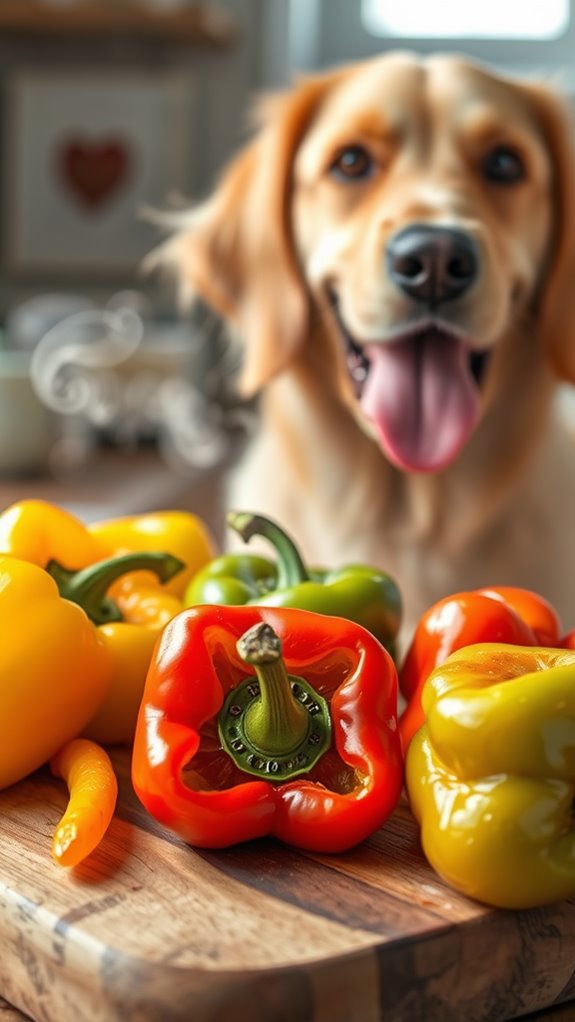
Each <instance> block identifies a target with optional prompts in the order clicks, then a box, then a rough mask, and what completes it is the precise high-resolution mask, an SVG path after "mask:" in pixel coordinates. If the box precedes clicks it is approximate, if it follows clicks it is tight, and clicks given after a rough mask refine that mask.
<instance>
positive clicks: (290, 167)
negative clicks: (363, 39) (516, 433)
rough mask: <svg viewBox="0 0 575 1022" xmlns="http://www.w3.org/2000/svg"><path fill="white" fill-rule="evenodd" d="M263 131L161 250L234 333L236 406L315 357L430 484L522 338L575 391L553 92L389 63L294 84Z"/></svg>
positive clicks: (574, 237)
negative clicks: (239, 352) (237, 338)
mask: <svg viewBox="0 0 575 1022" xmlns="http://www.w3.org/2000/svg"><path fill="white" fill-rule="evenodd" d="M260 123H261V128H260V131H259V133H258V135H257V137H256V138H255V140H254V142H252V144H251V145H250V146H248V147H247V148H246V149H245V150H244V152H243V153H242V154H240V156H239V157H238V158H237V159H236V160H235V162H234V163H233V164H232V165H231V167H230V168H229V169H228V171H227V173H226V174H225V175H224V177H223V179H222V182H221V184H220V186H219V188H218V189H217V190H216V192H215V194H214V195H213V197H212V198H211V199H209V200H208V201H207V202H206V203H205V204H204V205H203V206H201V207H200V208H199V209H197V210H195V211H194V212H193V214H192V216H191V219H190V224H189V226H188V227H187V228H186V229H185V230H184V231H183V232H182V233H181V234H180V235H179V236H178V237H177V238H176V239H175V240H174V241H173V242H172V245H171V252H172V255H173V256H175V258H176V259H177V260H178V262H179V265H180V267H181V269H182V271H183V275H184V277H185V278H186V280H187V282H188V283H189V284H190V285H191V287H192V288H193V289H194V290H195V291H197V292H199V293H200V294H201V295H202V296H203V297H204V298H205V299H206V300H207V301H208V302H211V303H212V304H213V305H214V307H215V308H216V309H217V310H218V311H219V312H220V313H222V314H223V315H224V316H225V317H226V318H227V319H228V320H230V321H231V322H232V323H233V324H234V325H235V326H236V327H237V329H238V331H239V333H240V334H241V336H242V337H243V339H244V342H245V345H246V360H245V366H244V373H243V388H244V392H245V393H253V392H255V391H256V390H257V389H259V388H261V387H262V386H263V385H264V384H265V383H266V381H267V380H268V379H269V378H270V377H271V376H272V375H274V374H275V373H278V372H281V371H282V370H284V369H285V368H286V367H288V366H289V365H290V364H293V363H294V360H296V361H297V360H298V359H301V358H305V351H306V346H307V345H310V344H316V345H317V344H319V343H322V344H324V347H325V352H326V364H325V366H324V370H325V374H326V378H329V379H331V380H332V382H333V384H334V386H337V387H338V388H339V391H340V394H341V398H342V400H344V401H345V402H346V403H347V404H348V405H349V406H350V407H351V408H352V409H353V412H354V414H355V415H356V417H357V418H358V419H359V421H360V422H361V423H362V425H363V426H364V428H365V429H366V430H368V431H370V432H371V433H372V435H374V436H375V437H377V439H378V441H379V442H380V444H381V446H382V447H383V449H384V450H385V451H386V453H387V455H388V457H389V458H390V459H391V460H392V461H393V462H394V463H395V464H397V465H398V466H400V467H401V468H403V469H407V470H415V471H429V470H437V469H441V468H443V467H444V466H446V465H447V464H449V463H450V462H451V461H452V460H453V459H454V458H455V457H456V455H457V454H458V452H459V451H460V450H461V448H462V447H463V445H464V444H465V442H466V441H467V439H468V438H469V437H470V435H471V434H472V432H473V431H474V429H475V426H476V424H477V422H478V421H479V419H480V418H481V416H482V414H484V411H485V408H486V406H487V405H488V404H489V393H490V389H493V387H492V382H493V376H494V373H495V372H496V368H495V367H496V363H497V357H498V352H499V350H500V349H501V348H502V347H503V346H504V345H505V344H506V343H509V341H508V338H509V337H510V336H511V335H513V334H517V329H516V324H517V323H519V322H522V323H523V324H525V323H529V325H530V328H531V331H532V333H533V335H534V336H535V337H536V339H537V343H538V344H540V345H542V346H543V348H544V350H545V351H546V353H547V355H548V358H549V360H550V362H551V363H552V364H553V365H554V367H555V369H556V371H557V373H558V374H559V375H560V376H562V377H564V378H567V379H571V380H573V379H575V161H574V160H573V156H572V153H571V150H570V147H569V142H568V119H567V114H566V110H565V108H564V106H563V104H562V102H561V101H560V99H559V98H558V97H556V96H555V95H554V94H553V92H552V91H550V90H548V89H547V88H546V87H544V86H540V85H534V84H529V83H516V82H511V81H507V80H504V79H501V78H497V77H495V76H493V75H491V74H489V73H488V72H487V71H486V70H485V69H482V68H480V67H478V66H474V65H470V64H469V63H468V62H466V61H464V60H462V59H458V58H453V57H434V58H429V59H426V60H420V59H418V58H416V57H413V56H410V55H407V54H396V55H388V56H384V57H381V58H378V59H376V60H374V61H371V62H367V63H363V64H358V65H354V66H353V67H349V68H342V69H338V70H336V71H333V72H330V73H327V74H324V75H318V76H317V77H313V78H310V79H308V80H306V81H304V82H302V83H301V84H300V85H299V86H297V87H296V88H295V89H294V90H293V91H291V92H290V93H288V94H285V95H282V96H280V97H275V98H273V99H271V100H269V101H267V102H266V103H265V104H263V106H262V111H261V118H260ZM318 319H319V322H320V324H321V326H320V328H319V329H317V328H314V329H312V328H311V324H312V322H313V321H316V322H317V321H318ZM320 335H321V338H322V340H321V341H319V340H318V336H320ZM525 357H529V354H528V353H527V352H526V354H525ZM327 361H329V364H327ZM490 381H491V383H490Z"/></svg>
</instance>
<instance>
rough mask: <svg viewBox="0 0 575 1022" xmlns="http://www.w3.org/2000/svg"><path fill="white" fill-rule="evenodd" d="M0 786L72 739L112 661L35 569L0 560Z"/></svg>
mask: <svg viewBox="0 0 575 1022" xmlns="http://www.w3.org/2000/svg"><path fill="white" fill-rule="evenodd" d="M0 621H1V622H2V637H3V641H2V645H1V647H0V788H5V787H6V786H7V785H9V784H13V783H14V782H15V781H19V780H21V778H23V777H25V776H26V775H27V774H30V773H32V771H34V770H36V769H37V768H38V767H40V766H42V764H44V763H46V762H47V761H48V759H49V758H50V756H52V755H53V754H54V753H55V752H56V751H57V750H58V749H59V748H60V747H61V746H62V745H64V743H65V742H67V741H68V740H69V739H71V738H74V737H75V736H76V735H78V734H79V733H80V732H81V731H82V728H84V727H85V726H86V724H87V723H88V721H89V720H90V719H91V717H92V716H93V715H94V713H95V711H96V709H97V708H98V706H99V705H100V704H101V703H102V701H103V700H104V699H105V698H106V694H107V691H108V689H109V687H110V685H111V683H112V677H113V664H112V660H111V657H110V653H109V650H108V648H107V646H106V643H105V642H104V641H103V638H102V636H101V635H100V634H99V633H98V631H97V630H96V629H95V628H94V625H93V624H92V622H91V621H90V620H89V618H88V617H87V615H86V614H85V613H84V611H83V610H82V609H81V608H80V607H79V606H77V605H76V604H74V603H70V602H69V601H68V600H63V599H61V597H60V594H59V592H58V587H57V585H56V582H55V581H54V579H52V578H51V577H50V576H49V575H48V574H47V573H46V572H45V571H44V570H43V569H42V568H39V567H38V566H37V565H36V564H31V563H29V562H27V561H21V560H19V559H18V558H16V557H2V556H0Z"/></svg>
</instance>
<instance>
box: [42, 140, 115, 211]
mask: <svg viewBox="0 0 575 1022" xmlns="http://www.w3.org/2000/svg"><path fill="white" fill-rule="evenodd" d="M58 166H59V171H60V176H61V178H62V181H63V183H64V186H65V188H66V190H67V191H68V192H70V193H71V194H72V195H73V196H74V198H75V199H76V200H77V201H79V202H81V204H82V205H83V206H85V207H87V208H88V209H92V210H95V209H97V208H99V207H101V206H102V205H104V204H105V203H106V202H107V201H108V200H109V199H110V198H111V197H112V196H113V195H114V194H115V193H116V192H117V191H118V190H119V188H120V187H121V186H122V185H123V184H125V182H126V180H127V178H128V175H129V171H130V153H129V149H128V146H127V145H126V144H125V143H124V142H123V141H122V140H121V139H104V140H102V141H99V142H92V141H89V140H87V139H82V138H72V139H68V140H67V141H66V142H64V144H63V145H62V146H61V147H60V149H59V153H58Z"/></svg>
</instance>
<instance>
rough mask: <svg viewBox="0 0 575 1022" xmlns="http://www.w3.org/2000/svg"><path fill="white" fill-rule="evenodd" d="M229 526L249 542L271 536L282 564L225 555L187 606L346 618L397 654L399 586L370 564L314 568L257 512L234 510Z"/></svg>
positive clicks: (198, 579) (204, 574)
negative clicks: (288, 611)
mask: <svg viewBox="0 0 575 1022" xmlns="http://www.w3.org/2000/svg"><path fill="white" fill-rule="evenodd" d="M226 520H227V523H228V525H229V526H230V527H231V528H233V529H234V530H235V531H236V532H237V533H239V535H240V536H241V537H242V539H244V540H245V541H246V542H247V541H249V540H250V539H251V538H252V537H253V536H262V537H265V538H266V539H267V540H268V541H269V542H270V543H272V545H273V547H274V548H275V551H276V557H277V559H276V561H275V562H274V561H270V560H268V559H267V558H264V557H259V556H257V555H249V554H225V555H223V556H221V557H217V558H216V559H215V560H213V561H212V562H211V563H209V564H207V565H206V566H205V567H204V568H202V569H201V570H200V571H199V572H198V574H197V575H196V576H195V577H194V578H193V579H192V581H191V583H190V585H189V586H188V588H187V590H186V593H185V596H184V604H185V605H186V606H195V605H197V604H205V603H209V604H219V605H252V606H266V607H295V608H297V609H299V610H312V611H315V612H316V613H321V614H330V615H332V616H334V617H345V618H347V619H348V620H349V621H355V622H357V624H360V625H362V626H363V627H364V628H367V629H368V631H370V632H371V633H372V635H375V637H376V639H379V641H380V642H381V643H382V644H383V645H384V646H385V647H386V649H388V650H389V652H390V653H391V654H392V655H393V654H394V651H395V639H396V636H397V633H398V631H399V626H400V623H401V597H400V593H399V590H398V588H397V585H396V584H395V582H394V581H393V579H391V578H390V577H389V575H386V574H385V573H384V572H381V571H377V570H376V569H375V568H372V567H369V566H368V565H365V564H349V565H346V566H344V567H341V568H336V569H334V570H333V571H323V570H320V569H315V568H314V569H308V568H306V566H305V565H304V563H303V561H302V559H301V556H300V554H299V551H298V550H297V547H296V546H295V544H294V543H293V541H292V540H291V538H290V537H289V536H287V534H286V533H285V532H284V531H283V529H281V528H280V526H279V525H277V524H276V522H273V521H271V519H268V518H264V517H263V516H262V515H256V514H252V513H251V512H238V511H232V512H230V513H229V514H228V515H227V518H226Z"/></svg>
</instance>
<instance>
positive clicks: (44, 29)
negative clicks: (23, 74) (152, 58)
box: [0, 0, 236, 46]
mask: <svg viewBox="0 0 575 1022" xmlns="http://www.w3.org/2000/svg"><path fill="white" fill-rule="evenodd" d="M7 32H11V33H16V32H18V33H26V34H42V35H46V34H50V35H53V36H60V37H62V36H70V35H88V34H89V35H93V34H95V33H96V34H98V35H100V36H102V35H119V34H123V35H132V36H136V35H137V36H143V37H153V38H156V39H157V38H161V39H166V40H169V41H173V42H183V43H186V44H195V45H200V46H201V45H203V46H228V45H229V44H230V43H231V42H232V41H233V39H234V38H235V36H236V24H235V22H234V20H233V19H232V17H231V16H230V15H229V14H228V12H227V11H225V10H224V9H223V8H221V7H219V6H217V5H215V4H213V3H209V4H206V3H198V4H196V5H195V6H191V7H188V8H183V9H181V10H173V11H157V10H154V9H153V8H147V7H145V6H143V5H142V6H137V5H136V4H127V3H126V4H125V5H122V4H121V3H120V2H119V0H116V2H115V3H113V4H112V3H102V2H100V3H91V2H82V0H80V2H78V4H77V5H76V6H59V5H58V6H56V5H54V6H52V5H51V4H49V3H39V2H36V0H0V36H1V35H2V33H7Z"/></svg>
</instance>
